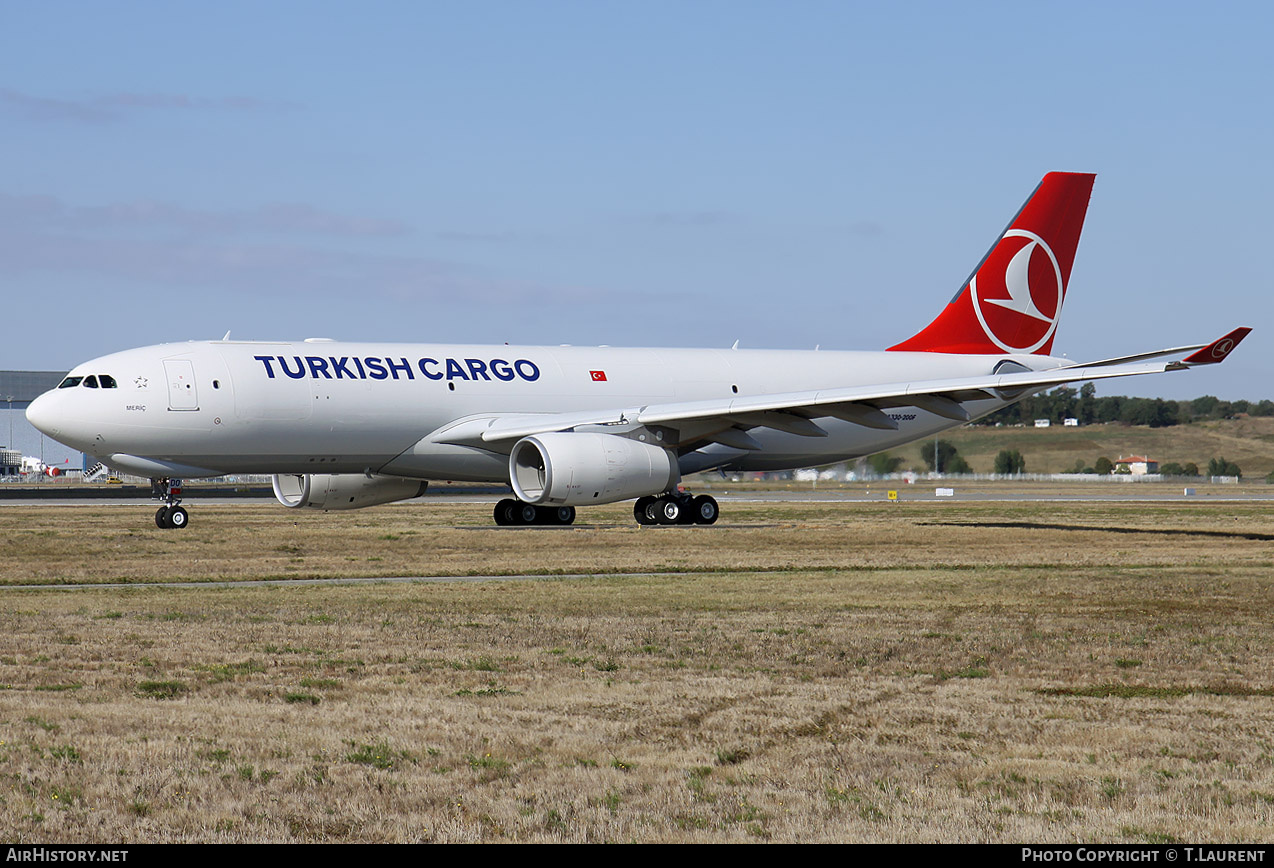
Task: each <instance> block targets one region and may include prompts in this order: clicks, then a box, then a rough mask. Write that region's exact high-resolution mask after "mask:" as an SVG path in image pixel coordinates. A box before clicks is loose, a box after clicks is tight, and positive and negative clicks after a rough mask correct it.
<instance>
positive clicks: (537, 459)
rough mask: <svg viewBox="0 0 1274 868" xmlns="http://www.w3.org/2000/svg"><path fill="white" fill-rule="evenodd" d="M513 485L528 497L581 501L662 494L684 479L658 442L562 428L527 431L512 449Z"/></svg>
mask: <svg viewBox="0 0 1274 868" xmlns="http://www.w3.org/2000/svg"><path fill="white" fill-rule="evenodd" d="M509 479H510V481H511V482H512V483H513V490H514V491H515V492H517V495H518V497H519V498H521V499H522V500H524V501H526V502H527V503H543V504H549V505H552V506H583V505H585V504H589V503H614V502H615V501H617V500H627V499H628V498H630V497H641V496H643V495H647V494H662V493H663V492H665V491H669V490H670V489H672V488H674V487H675V486H676V484H677V482H678V480H680V479H681V474H680V472H679V471H678V470H677V459H676V457H675V456H674V455H673V454H672V453H671V452H669V451H668V450H667V449H664V448H662V447H660V446H653V445H651V444H649V443H642V442H640V441H637V440H629V439H628V438H627V437H620V436H618V435H615V434H583V433H580V434H577V433H573V432H558V433H553V434H536V435H534V436H532V437H523V438H522V439H521V440H519V441H518V442H517V443H516V444H515V445H514V447H513V451H512V452H511V453H510V454H509Z"/></svg>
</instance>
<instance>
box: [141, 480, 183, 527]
mask: <svg viewBox="0 0 1274 868" xmlns="http://www.w3.org/2000/svg"><path fill="white" fill-rule="evenodd" d="M150 492H151V496H153V497H157V498H159V499H160V500H162V501H164V505H163V506H161V507H160V508H159V509H158V510H157V511H156V512H155V527H157V528H160V529H161V530H168V529H169V528H174V527H177V528H182V527H185V526H186V525H188V524H189V523H190V515H189V514H188V513H187V512H186V510H185V508H184V507H182V506H180V505H179V504H180V503H181V480H180V479H168V478H162V479H152V480H151V481H150Z"/></svg>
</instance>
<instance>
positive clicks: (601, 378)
mask: <svg viewBox="0 0 1274 868" xmlns="http://www.w3.org/2000/svg"><path fill="white" fill-rule="evenodd" d="M588 375H589V376H590V377H592V378H593V382H594V383H604V382H606V372H605V371H589V372H588Z"/></svg>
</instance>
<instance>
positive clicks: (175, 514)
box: [168, 506, 190, 528]
mask: <svg viewBox="0 0 1274 868" xmlns="http://www.w3.org/2000/svg"><path fill="white" fill-rule="evenodd" d="M189 523H190V516H189V515H187V514H186V510H185V509H184V508H183V507H180V506H174V507H173V508H172V509H170V510H169V511H168V526H169V527H175V528H184V527H185V526H186V525H188V524H189Z"/></svg>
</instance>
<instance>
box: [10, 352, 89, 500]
mask: <svg viewBox="0 0 1274 868" xmlns="http://www.w3.org/2000/svg"><path fill="white" fill-rule="evenodd" d="M65 377H66V374H65V373H64V372H62V371H0V479H13V478H15V477H17V476H20V475H21V473H22V468H23V465H24V463H25V464H26V465H27V468H26V470H27V472H28V473H30V472H32V468H33V467H34V468H35V469H36V470H39V469H42V466H43V465H45V464H47V465H48V466H56V467H58V468H59V469H60V470H62V471H63V472H65V471H67V470H72V469H75V468H78V467H80V466H81V465H82V464H83V463H84V456H83V454H82V453H80V452H79V451H77V450H75V449H72V448H70V447H69V446H64V445H62V444H61V443H58V442H56V441H54V440H52V439H50V438H46V437H45V436H44V435H43V434H41V433H40V432H39V431H37V430H35V428H33V427H32V426H31V423H30V422H28V421H27V418H26V409H27V407H29V406H31V402H32V401H34V400H35V399H36V398H38V397H39V396H40V395H42V394H44V393H45V392H47V391H48V390H49V389H54V388H57V385H58V383H60V382H62V380H63V379H64V378H65ZM24 456H26V457H27V458H28V459H29V460H27V461H26V462H24V461H23V457H24Z"/></svg>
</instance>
